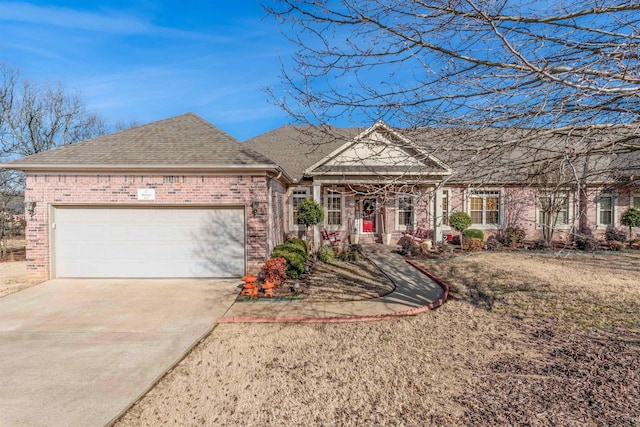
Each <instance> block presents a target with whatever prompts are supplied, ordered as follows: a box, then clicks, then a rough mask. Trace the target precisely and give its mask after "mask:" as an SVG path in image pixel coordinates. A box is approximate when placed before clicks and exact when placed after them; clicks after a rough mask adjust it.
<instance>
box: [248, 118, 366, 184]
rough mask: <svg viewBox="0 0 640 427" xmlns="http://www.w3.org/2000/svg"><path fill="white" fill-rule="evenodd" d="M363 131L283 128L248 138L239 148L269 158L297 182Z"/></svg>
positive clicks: (325, 128) (306, 127) (355, 129)
mask: <svg viewBox="0 0 640 427" xmlns="http://www.w3.org/2000/svg"><path fill="white" fill-rule="evenodd" d="M362 130H363V129H359V128H335V127H310V126H283V127H281V128H278V129H274V130H272V131H270V132H267V133H265V134H262V135H259V136H257V137H255V138H252V139H249V140H247V141H245V142H244V143H243V144H242V145H243V146H244V147H247V148H250V149H252V150H255V151H257V152H259V153H261V154H263V155H265V156H267V157H268V158H270V159H272V160H273V161H274V162H276V163H278V164H279V165H280V166H281V167H282V168H283V169H284V170H285V171H286V172H287V173H288V174H289V176H290V177H291V178H292V179H294V180H296V181H297V180H300V178H302V176H303V174H304V171H305V170H306V169H307V168H308V167H309V166H311V165H313V164H315V163H316V162H318V161H320V160H321V159H322V158H324V157H325V156H327V155H329V154H330V153H332V152H333V151H334V150H336V149H338V148H340V147H341V146H342V145H344V144H346V143H347V142H349V141H352V140H353V138H355V137H356V136H357V135H358V134H359V133H360V132H362Z"/></svg>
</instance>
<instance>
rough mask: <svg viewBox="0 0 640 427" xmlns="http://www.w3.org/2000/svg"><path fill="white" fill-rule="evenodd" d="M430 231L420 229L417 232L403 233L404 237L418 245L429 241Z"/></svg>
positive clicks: (407, 231) (408, 231)
mask: <svg viewBox="0 0 640 427" xmlns="http://www.w3.org/2000/svg"><path fill="white" fill-rule="evenodd" d="M428 234H429V230H427V229H426V228H422V227H418V228H417V229H416V230H406V231H403V232H402V236H403V237H404V238H406V239H409V240H411V241H413V242H416V243H422V242H424V241H425V240H427V237H428Z"/></svg>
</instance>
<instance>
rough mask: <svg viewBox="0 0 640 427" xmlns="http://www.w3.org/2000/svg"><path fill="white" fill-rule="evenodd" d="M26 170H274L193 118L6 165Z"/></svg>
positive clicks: (190, 115) (167, 121)
mask: <svg viewBox="0 0 640 427" xmlns="http://www.w3.org/2000/svg"><path fill="white" fill-rule="evenodd" d="M5 167H9V168H12V169H22V170H34V171H35V170H78V169H83V170H119V169H127V170H129V169H131V170H143V169H144V170H150V169H154V170H177V169H181V170H195V169H199V170H208V169H238V168H241V167H243V168H275V167H277V166H276V165H275V163H273V162H272V161H271V160H269V159H268V158H267V157H265V156H264V155H262V154H259V153H257V152H255V151H252V150H250V149H248V148H246V147H243V146H242V145H241V144H239V143H238V140H236V139H235V138H233V137H232V136H230V135H228V134H227V133H225V132H223V131H222V130H220V129H218V128H216V127H215V126H213V125H212V124H210V123H209V122H207V121H206V120H204V119H202V118H201V117H199V116H197V115H196V114H193V113H187V114H183V115H180V116H176V117H172V118H169V119H165V120H160V121H157V122H153V123H149V124H146V125H143V126H138V127H135V128H131V129H127V130H123V131H120V132H116V133H112V134H109V135H103V136H100V137H97V138H93V139H90V140H87V141H83V142H80V143H77V144H73V145H65V146H62V147H58V148H56V149H54V150H51V151H47V152H44V153H38V154H34V155H31V156H27V157H24V158H21V159H16V160H14V161H12V162H9V163H7V164H6V165H5Z"/></svg>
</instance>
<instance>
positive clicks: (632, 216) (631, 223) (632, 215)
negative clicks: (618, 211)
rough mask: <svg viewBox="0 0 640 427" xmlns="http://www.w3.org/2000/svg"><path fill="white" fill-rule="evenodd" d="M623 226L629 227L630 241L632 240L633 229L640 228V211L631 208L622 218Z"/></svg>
mask: <svg viewBox="0 0 640 427" xmlns="http://www.w3.org/2000/svg"><path fill="white" fill-rule="evenodd" d="M620 222H621V223H622V225H626V226H627V227H629V240H631V229H632V227H640V209H636V208H629V209H627V210H626V211H625V212H624V213H623V214H622V217H620Z"/></svg>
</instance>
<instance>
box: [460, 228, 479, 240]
mask: <svg viewBox="0 0 640 427" xmlns="http://www.w3.org/2000/svg"><path fill="white" fill-rule="evenodd" d="M462 235H463V236H464V237H466V238H467V239H471V238H473V239H480V240H482V241H484V233H483V232H482V230H478V229H475V228H468V229H466V230H464V231H463V232H462Z"/></svg>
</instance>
